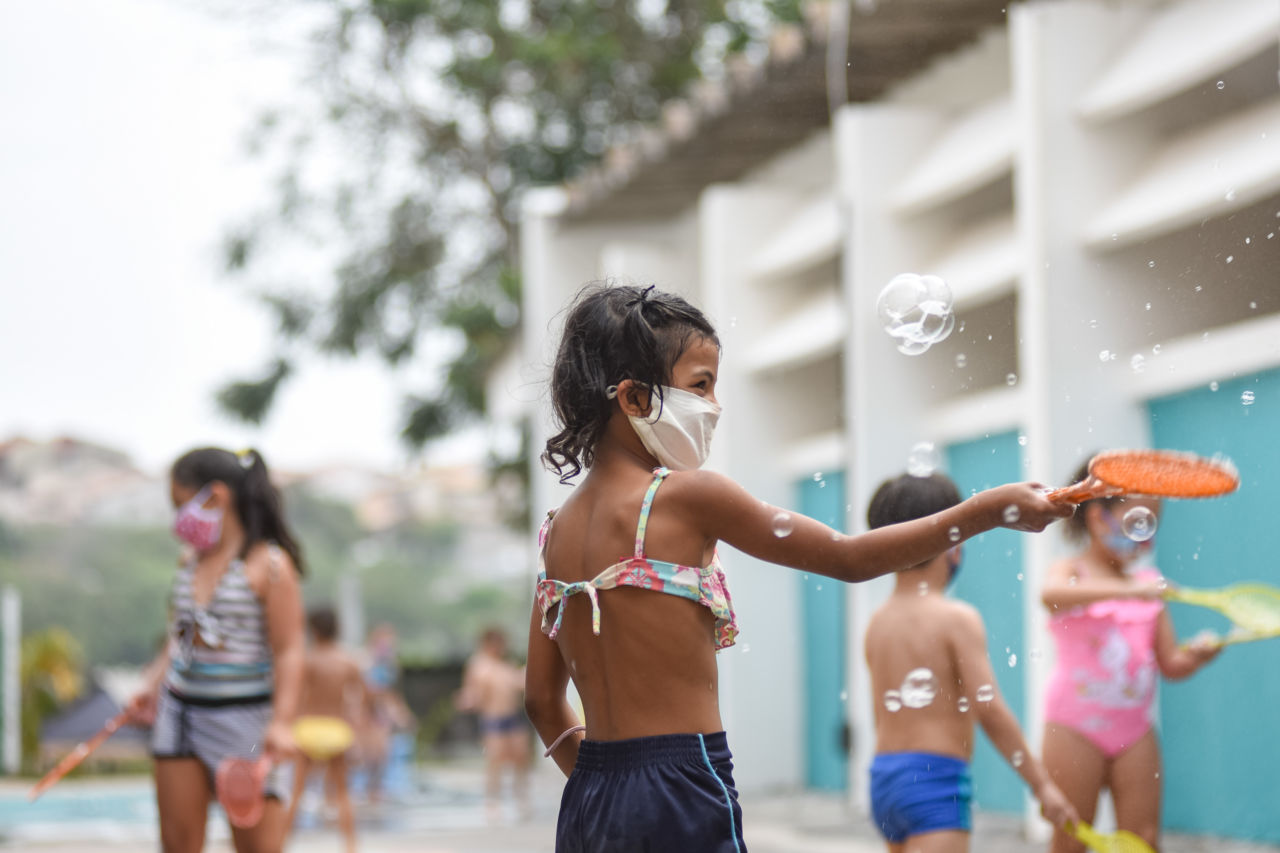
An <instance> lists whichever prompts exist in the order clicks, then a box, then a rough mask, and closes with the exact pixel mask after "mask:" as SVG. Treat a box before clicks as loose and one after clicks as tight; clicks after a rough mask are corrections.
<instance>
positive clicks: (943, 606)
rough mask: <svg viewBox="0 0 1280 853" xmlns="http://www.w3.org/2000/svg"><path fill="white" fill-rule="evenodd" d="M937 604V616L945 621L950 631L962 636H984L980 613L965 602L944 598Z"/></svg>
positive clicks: (983, 624) (984, 625) (983, 625)
mask: <svg viewBox="0 0 1280 853" xmlns="http://www.w3.org/2000/svg"><path fill="white" fill-rule="evenodd" d="M938 604H939V615H941V616H942V618H943V619H945V620H946V625H947V628H948V629H949V630H950V631H953V632H958V633H960V634H962V635H971V634H978V635H981V634H985V633H986V624H985V623H984V622H983V621H982V613H981V612H980V611H979V610H978V608H976V607H974V606H973V605H972V604H970V603H969V602H967V601H960V600H958V599H954V598H944V599H942V600H941V601H940V602H938Z"/></svg>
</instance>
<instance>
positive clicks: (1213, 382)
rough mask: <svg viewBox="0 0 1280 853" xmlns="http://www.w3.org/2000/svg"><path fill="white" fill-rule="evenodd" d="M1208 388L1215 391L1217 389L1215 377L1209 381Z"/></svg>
mask: <svg viewBox="0 0 1280 853" xmlns="http://www.w3.org/2000/svg"><path fill="white" fill-rule="evenodd" d="M1209 390H1210V391H1217V390H1218V380H1216V379H1215V380H1214V381H1212V382H1210V383H1209Z"/></svg>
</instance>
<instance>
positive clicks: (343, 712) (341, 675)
mask: <svg viewBox="0 0 1280 853" xmlns="http://www.w3.org/2000/svg"><path fill="white" fill-rule="evenodd" d="M361 678H362V676H361V673H360V665H359V664H358V663H356V660H355V658H354V657H352V656H351V655H350V654H348V653H347V652H346V651H344V650H343V649H342V648H340V647H339V646H338V645H337V644H336V643H323V644H318V645H317V646H316V647H314V648H312V649H311V650H309V651H308V652H307V658H306V663H305V665H304V670H303V676H302V701H301V702H300V703H299V713H300V714H310V715H316V716H326V717H340V718H341V719H344V720H348V721H350V720H351V719H352V717H353V716H354V715H353V711H352V708H353V705H354V704H356V703H357V702H358V700H359V693H360V691H361V689H362V681H361Z"/></svg>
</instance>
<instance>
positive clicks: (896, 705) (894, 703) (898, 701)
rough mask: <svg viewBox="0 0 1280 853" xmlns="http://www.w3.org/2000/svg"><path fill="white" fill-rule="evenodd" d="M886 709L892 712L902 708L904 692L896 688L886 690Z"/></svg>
mask: <svg viewBox="0 0 1280 853" xmlns="http://www.w3.org/2000/svg"><path fill="white" fill-rule="evenodd" d="M884 709H885V710H886V711H889V712H890V713H895V714H896V713H897V712H898V711H901V710H902V694H901V693H899V692H898V691H896V690H886V691H885V692H884Z"/></svg>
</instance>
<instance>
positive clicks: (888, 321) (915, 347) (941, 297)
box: [876, 273, 956, 355]
mask: <svg viewBox="0 0 1280 853" xmlns="http://www.w3.org/2000/svg"><path fill="white" fill-rule="evenodd" d="M953 302H954V300H953V298H952V296H951V288H950V287H948V286H947V283H946V282H945V281H943V280H942V279H941V278H938V276H936V275H917V274H915V273H902V274H901V275H897V276H894V278H893V280H892V281H890V282H889V283H888V284H887V285H885V287H884V289H883V290H881V291H880V296H879V297H878V298H877V299H876V315H877V316H878V317H879V319H880V325H881V326H883V327H884V330H885V331H886V332H888V333H889V335H890V337H892V338H894V339H895V340H897V341H898V351H899V352H902V353H905V354H906V355H920V354H921V353H923V352H925V351H926V350H928V349H929V347H931V346H933V345H934V344H936V343H940V342H941V341H944V340H946V339H947V337H948V336H949V335H950V334H951V332H952V330H954V329H955V326H956V318H955V314H954V313H953V311H952V306H953Z"/></svg>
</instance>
